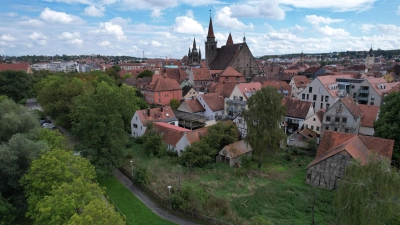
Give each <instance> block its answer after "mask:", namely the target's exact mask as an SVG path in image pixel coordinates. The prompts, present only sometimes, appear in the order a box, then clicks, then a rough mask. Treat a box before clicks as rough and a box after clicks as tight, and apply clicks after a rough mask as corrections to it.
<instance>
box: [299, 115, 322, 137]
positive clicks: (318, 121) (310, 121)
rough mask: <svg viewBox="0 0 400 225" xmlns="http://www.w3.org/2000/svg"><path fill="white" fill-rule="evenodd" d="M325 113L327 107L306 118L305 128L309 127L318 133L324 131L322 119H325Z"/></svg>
mask: <svg viewBox="0 0 400 225" xmlns="http://www.w3.org/2000/svg"><path fill="white" fill-rule="evenodd" d="M324 114H325V109H320V110H319V111H318V112H316V113H314V114H313V115H312V116H310V117H308V118H306V120H305V121H304V128H308V129H310V130H312V131H314V132H315V133H316V134H317V135H320V134H321V131H322V121H323V119H324Z"/></svg>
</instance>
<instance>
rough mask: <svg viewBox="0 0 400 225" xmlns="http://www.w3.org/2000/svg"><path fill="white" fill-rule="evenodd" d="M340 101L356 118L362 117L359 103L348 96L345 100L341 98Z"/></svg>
mask: <svg viewBox="0 0 400 225" xmlns="http://www.w3.org/2000/svg"><path fill="white" fill-rule="evenodd" d="M340 101H341V102H342V103H343V104H344V105H345V106H346V108H347V109H348V110H349V112H350V113H351V115H353V117H354V118H357V117H360V116H361V115H362V111H361V109H360V108H359V107H358V105H357V103H356V102H355V101H354V100H353V98H352V97H351V96H349V95H348V96H346V97H344V98H340Z"/></svg>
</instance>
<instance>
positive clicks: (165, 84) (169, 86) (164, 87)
mask: <svg viewBox="0 0 400 225" xmlns="http://www.w3.org/2000/svg"><path fill="white" fill-rule="evenodd" d="M145 89H146V90H151V91H169V90H177V89H181V87H180V86H179V83H178V82H177V81H176V80H174V79H170V78H164V77H162V76H160V75H153V77H152V81H151V83H150V84H148V85H146V87H145Z"/></svg>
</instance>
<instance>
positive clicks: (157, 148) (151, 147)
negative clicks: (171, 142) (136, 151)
mask: <svg viewBox="0 0 400 225" xmlns="http://www.w3.org/2000/svg"><path fill="white" fill-rule="evenodd" d="M143 146H144V148H145V151H146V153H147V155H149V156H157V157H162V156H164V155H165V154H166V146H165V144H164V142H163V138H162V136H161V134H159V133H157V132H156V131H154V130H149V131H148V132H147V133H146V134H145V135H143Z"/></svg>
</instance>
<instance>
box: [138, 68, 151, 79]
mask: <svg viewBox="0 0 400 225" xmlns="http://www.w3.org/2000/svg"><path fill="white" fill-rule="evenodd" d="M152 76H153V71H151V70H143V72H141V73H139V75H138V76H137V78H143V77H152Z"/></svg>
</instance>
